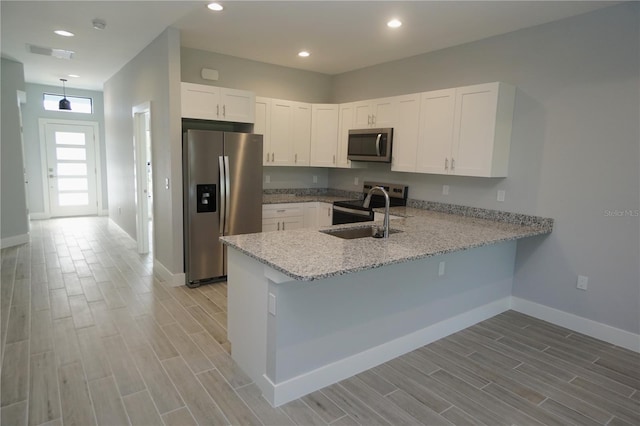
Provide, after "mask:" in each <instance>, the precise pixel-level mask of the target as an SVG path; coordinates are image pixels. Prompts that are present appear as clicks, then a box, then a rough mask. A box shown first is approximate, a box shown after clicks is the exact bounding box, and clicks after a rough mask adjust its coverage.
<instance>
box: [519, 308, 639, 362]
mask: <svg viewBox="0 0 640 426" xmlns="http://www.w3.org/2000/svg"><path fill="white" fill-rule="evenodd" d="M511 309H513V310H514V311H517V312H521V313H523V314H526V315H530V316H532V317H534V318H538V319H541V320H543V321H547V322H550V323H552V324H555V325H559V326H560V327H565V328H568V329H569V330H573V331H577V332H578V333H582V334H586V335H587V336H590V337H593V338H596V339H599V340H603V341H605V342H607V343H611V344H613V345H617V346H621V347H623V348H625V349H629V350H631V351H635V352H640V334H635V333H631V332H629V331H626V330H621V329H619V328H616V327H612V326H610V325H607V324H603V323H600V322H597V321H593V320H590V319H587V318H583V317H580V316H578V315H574V314H570V313H568V312H564V311H561V310H559V309H555V308H551V307H549V306H545V305H541V304H539V303H535V302H530V301H528V300H524V299H520V298H519V297H513V296H512V297H511Z"/></svg>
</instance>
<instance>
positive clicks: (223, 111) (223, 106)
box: [222, 105, 227, 117]
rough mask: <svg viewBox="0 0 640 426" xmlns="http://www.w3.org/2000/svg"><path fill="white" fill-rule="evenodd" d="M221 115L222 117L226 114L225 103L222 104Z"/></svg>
mask: <svg viewBox="0 0 640 426" xmlns="http://www.w3.org/2000/svg"><path fill="white" fill-rule="evenodd" d="M222 116H223V117H226V116H227V106H226V105H222Z"/></svg>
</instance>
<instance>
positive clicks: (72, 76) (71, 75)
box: [68, 74, 80, 78]
mask: <svg viewBox="0 0 640 426" xmlns="http://www.w3.org/2000/svg"><path fill="white" fill-rule="evenodd" d="M68 77H71V78H80V76H79V75H78V74H69V75H68Z"/></svg>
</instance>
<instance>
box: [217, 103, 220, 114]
mask: <svg viewBox="0 0 640 426" xmlns="http://www.w3.org/2000/svg"><path fill="white" fill-rule="evenodd" d="M216 115H217V116H220V105H216Z"/></svg>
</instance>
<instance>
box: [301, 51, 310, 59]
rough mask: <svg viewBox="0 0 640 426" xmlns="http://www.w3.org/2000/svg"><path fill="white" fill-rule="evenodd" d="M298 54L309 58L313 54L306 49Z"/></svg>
mask: <svg viewBox="0 0 640 426" xmlns="http://www.w3.org/2000/svg"><path fill="white" fill-rule="evenodd" d="M298 56H300V57H301V58H307V57H309V56H311V53H309V52H308V51H306V50H301V51H300V52H298Z"/></svg>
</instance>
